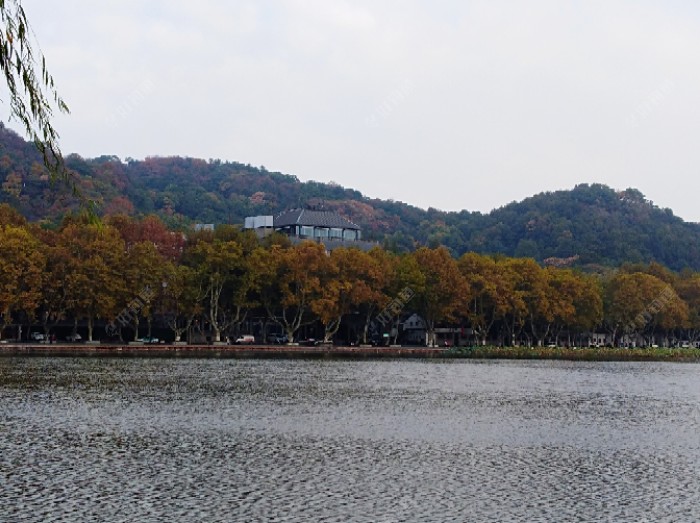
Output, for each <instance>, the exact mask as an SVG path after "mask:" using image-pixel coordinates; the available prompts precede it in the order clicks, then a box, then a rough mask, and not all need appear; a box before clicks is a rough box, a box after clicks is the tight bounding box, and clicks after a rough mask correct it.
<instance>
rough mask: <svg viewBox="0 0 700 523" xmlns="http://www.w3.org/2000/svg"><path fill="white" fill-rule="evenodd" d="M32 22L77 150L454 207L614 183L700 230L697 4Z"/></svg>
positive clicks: (308, 2) (119, 5)
mask: <svg viewBox="0 0 700 523" xmlns="http://www.w3.org/2000/svg"><path fill="white" fill-rule="evenodd" d="M24 6H25V9H26V11H27V13H28V16H29V18H30V21H31V22H32V23H33V27H34V30H35V33H36V35H37V38H38V40H39V42H40V44H41V46H42V49H43V51H44V53H45V54H46V56H47V60H48V63H49V67H50V69H51V71H52V73H53V75H54V78H55V79H56V81H57V84H58V87H59V90H60V92H61V93H62V94H63V96H64V98H65V99H66V101H67V102H68V104H69V105H70V107H71V110H72V114H71V115H70V116H68V117H63V116H60V117H58V118H57V128H58V129H59V132H60V133H61V137H62V140H61V143H62V148H63V150H64V151H65V152H77V153H79V154H81V155H82V156H85V157H93V156H99V155H102V154H115V155H117V156H119V157H121V158H122V159H124V158H126V157H133V158H143V157H145V156H154V155H161V156H164V155H180V156H194V157H200V158H205V159H208V158H220V159H223V160H233V161H240V162H243V163H251V164H254V165H264V166H265V167H267V168H268V169H269V170H279V171H282V172H286V173H290V174H295V175H297V176H298V177H299V178H300V179H302V180H311V179H313V180H318V181H324V182H328V181H335V182H338V183H340V184H341V185H344V186H348V187H353V188H355V189H358V190H361V191H362V192H363V193H365V194H366V195H368V196H373V197H381V198H393V199H395V200H401V201H404V202H407V203H411V204H414V205H417V206H419V207H428V206H432V207H437V208H440V209H445V210H459V209H468V210H480V211H489V210H490V209H492V208H494V207H499V206H501V205H504V204H506V203H508V202H510V201H513V200H520V199H522V198H525V197H527V196H530V195H533V194H535V193H538V192H540V191H544V190H555V189H561V188H571V187H573V186H574V185H575V184H577V183H592V182H601V183H605V184H608V185H611V186H612V187H615V188H620V189H622V188H626V187H630V186H631V187H636V188H638V189H640V190H641V191H642V192H643V193H644V194H646V195H647V197H648V198H650V199H652V200H654V202H655V203H656V204H658V205H660V206H662V207H670V208H672V209H673V211H674V212H675V213H676V214H678V215H679V216H681V217H683V218H685V219H687V220H692V221H700V205H698V200H699V198H698V195H699V194H700V191H699V190H698V189H700V180H699V179H698V176H697V172H698V167H699V166H700V161H699V160H700V147H698V143H699V140H698V138H700V133H699V131H700V115H699V114H698V113H699V112H700V4H697V3H693V2H690V1H688V2H681V1H664V2H660V1H658V2H651V1H643V0H642V1H614V0H605V1H594V0H593V1H585V2H584V1H581V2H564V1H554V0H553V1H544V0H529V1H498V0H488V1H460V0H432V1H417V0H404V1H398V0H371V1H365V0H356V1H350V0H347V1H342V0H279V1H271V0H270V1H266V0H236V1H223V0H222V1H213V0H197V1H196V2H193V1H191V0H189V1H184V0H167V1H166V0H143V1H135V0H118V1H117V0H104V1H99V2H96V1H94V0H90V1H88V0H63V1H62V2H60V3H58V2H56V3H54V2H51V3H49V2H48V1H46V0H44V1H40V0H24ZM49 6H50V7H49Z"/></svg>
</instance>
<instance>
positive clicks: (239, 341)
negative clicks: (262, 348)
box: [234, 334, 255, 345]
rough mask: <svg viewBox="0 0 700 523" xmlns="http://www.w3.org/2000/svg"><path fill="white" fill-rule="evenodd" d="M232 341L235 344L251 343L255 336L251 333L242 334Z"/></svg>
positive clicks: (253, 341)
mask: <svg viewBox="0 0 700 523" xmlns="http://www.w3.org/2000/svg"><path fill="white" fill-rule="evenodd" d="M234 343H235V344H236V345H252V344H253V343H255V336H253V335H251V334H244V335H242V336H239V337H238V338H236V341H235V342H234Z"/></svg>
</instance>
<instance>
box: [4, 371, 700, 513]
mask: <svg viewBox="0 0 700 523" xmlns="http://www.w3.org/2000/svg"><path fill="white" fill-rule="evenodd" d="M699 429H700V365H696V364H661V363H569V362H475V361H456V362H449V363H437V362H426V361H382V362H341V361H327V362H316V361H267V360H266V361H263V360H214V359H212V360H164V359H157V360H156V359H154V360H148V359H50V358H45V359H41V358H28V359H14V358H4V359H0V521H2V522H24V521H36V522H39V521H41V522H51V521H76V522H83V521H106V522H117V521H119V522H121V521H123V522H135V521H138V522H148V521H168V522H170V523H175V522H189V521H202V522H215V521H304V522H306V521H309V522H312V521H329V522H330V521H337V522H382V521H383V522H391V521H395V522H399V521H435V522H444V521H499V522H500V521H528V522H535V521H553V522H565V521H611V522H623V521H630V522H631V521H634V522H637V521H653V522H663V521H669V522H671V521H674V522H675V521H688V522H692V521H700V430H699Z"/></svg>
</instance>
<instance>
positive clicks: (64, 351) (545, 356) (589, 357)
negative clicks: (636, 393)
mask: <svg viewBox="0 0 700 523" xmlns="http://www.w3.org/2000/svg"><path fill="white" fill-rule="evenodd" d="M49 356H52V357H104V358H114V357H117V358H244V359H271V358H276V359H339V360H343V359H350V360H356V359H360V360H361V359H440V360H453V359H504V360H506V359H509V360H523V359H531V360H565V361H660V362H663V361H672V362H700V349H673V348H650V349H640V348H634V349H626V348H581V349H574V348H564V347H495V346H485V347H457V348H438V347H346V346H338V347H336V346H316V347H304V346H286V345H246V346H243V345H165V344H163V345H129V344H119V345H101V344H94V345H89V344H75V345H70V344H57V345H46V344H2V345H0V357H49Z"/></svg>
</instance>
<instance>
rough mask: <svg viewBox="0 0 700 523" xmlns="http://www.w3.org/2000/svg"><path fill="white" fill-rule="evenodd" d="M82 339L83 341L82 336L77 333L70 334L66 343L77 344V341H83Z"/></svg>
mask: <svg viewBox="0 0 700 523" xmlns="http://www.w3.org/2000/svg"><path fill="white" fill-rule="evenodd" d="M82 339H83V337H82V336H81V335H80V334H78V333H77V332H76V333H75V334H69V335H68V336H66V341H72V342H76V341H82Z"/></svg>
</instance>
